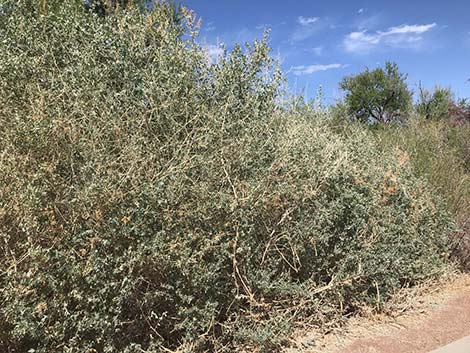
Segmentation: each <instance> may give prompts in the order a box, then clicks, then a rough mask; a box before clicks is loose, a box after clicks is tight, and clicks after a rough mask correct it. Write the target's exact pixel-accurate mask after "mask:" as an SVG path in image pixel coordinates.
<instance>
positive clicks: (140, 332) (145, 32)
mask: <svg viewBox="0 0 470 353" xmlns="http://www.w3.org/2000/svg"><path fill="white" fill-rule="evenodd" d="M28 5H31V3H30V2H29V1H15V2H14V6H11V7H9V8H8V11H3V12H1V13H0V36H1V38H2V40H1V41H0V76H1V78H2V80H1V81H0V107H1V110H0V238H1V239H0V240H1V241H0V250H1V252H2V257H1V258H0V350H2V351H4V352H48V353H49V352H160V351H165V350H168V349H177V348H178V347H185V349H186V350H187V351H194V352H199V351H227V352H229V351H234V350H237V349H239V350H242V349H247V350H250V349H251V350H253V349H257V350H263V349H264V350H265V351H275V350H277V349H278V348H279V347H280V345H281V344H283V338H284V337H286V336H285V335H286V333H287V332H289V330H290V329H291V328H292V327H293V326H295V324H296V322H297V321H298V320H300V319H302V318H305V317H309V318H310V319H311V320H313V321H316V322H317V323H321V322H325V321H328V319H330V318H332V317H333V316H334V315H335V313H336V312H340V313H348V312H349V313H351V312H354V311H355V310H357V308H358V307H360V306H361V305H364V304H367V303H370V304H374V305H376V306H378V307H380V303H381V302H382V301H384V300H386V299H387V298H388V297H389V296H390V295H391V294H392V293H393V292H394V290H396V289H397V288H399V287H403V286H409V285H413V284H415V283H419V282H420V281H422V280H425V279H428V278H430V277H433V276H436V275H438V274H439V273H441V272H442V271H443V270H445V268H446V257H447V255H446V252H447V237H446V234H447V232H448V230H449V229H450V226H451V223H450V221H449V218H448V217H447V215H446V213H445V212H444V211H443V209H442V207H441V206H440V203H439V202H438V201H437V200H436V199H435V197H434V195H433V192H432V190H430V189H429V187H428V186H427V184H426V183H424V182H423V181H422V180H420V179H417V178H416V177H414V176H413V174H412V173H411V168H410V167H409V166H408V162H407V160H406V156H404V155H399V156H398V157H397V156H393V155H391V154H381V153H379V151H378V149H376V148H375V145H374V141H373V139H372V138H371V137H370V136H369V135H368V133H367V132H365V131H362V130H361V129H359V128H357V129H356V128H351V131H349V132H348V133H347V134H339V133H337V132H335V131H334V130H333V129H331V128H330V127H329V125H328V124H327V123H326V122H325V121H324V120H325V118H324V117H323V116H322V114H320V113H317V112H314V111H310V110H308V109H306V110H303V111H302V113H299V112H296V111H295V110H291V109H289V108H288V107H287V106H283V105H282V101H281V95H280V94H281V93H280V89H279V87H280V86H279V84H280V82H281V80H282V77H281V75H280V73H279V72H278V71H277V70H276V68H275V63H273V62H272V60H271V59H270V57H269V49H268V47H267V38H264V39H263V40H262V41H259V42H255V43H254V44H252V45H247V46H246V48H242V47H240V46H237V47H235V49H234V50H233V51H232V52H231V53H230V54H227V55H225V56H223V57H221V58H220V59H219V60H218V61H217V62H216V63H211V60H210V59H209V58H208V55H207V54H206V52H205V51H204V50H203V48H201V47H200V46H199V45H197V43H196V41H195V37H194V36H195V34H196V32H197V19H196V18H195V16H194V14H192V13H191V12H190V11H189V10H187V9H184V8H183V9H180V10H179V12H178V13H174V10H175V7H174V6H170V5H168V6H167V4H166V3H159V4H158V5H157V6H156V7H155V8H154V9H153V11H151V12H148V13H147V12H142V10H139V9H133V8H129V9H126V10H123V11H118V12H116V13H113V14H110V15H109V16H106V17H104V18H102V17H99V16H96V15H94V14H91V13H89V12H86V11H83V10H82V9H81V8H80V7H77V6H75V5H73V4H70V3H67V2H66V3H65V4H62V5H60V6H56V7H55V8H54V9H53V10H52V9H49V11H46V10H47V9H46V10H45V9H44V8H42V9H40V10H34V11H33V10H31V7H28Z"/></svg>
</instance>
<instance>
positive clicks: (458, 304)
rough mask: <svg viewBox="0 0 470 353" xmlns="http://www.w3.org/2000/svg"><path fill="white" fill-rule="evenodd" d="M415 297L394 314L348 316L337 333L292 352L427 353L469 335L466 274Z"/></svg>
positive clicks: (469, 292)
mask: <svg viewBox="0 0 470 353" xmlns="http://www.w3.org/2000/svg"><path fill="white" fill-rule="evenodd" d="M416 299H417V304H418V305H415V304H416V303H415V304H412V305H410V308H408V309H407V310H404V311H403V313H400V315H397V316H396V317H387V316H382V317H381V316H378V317H368V318H365V317H363V318H355V319H352V320H351V322H350V323H349V324H347V325H346V327H344V328H342V329H341V330H338V332H336V333H333V334H330V335H327V336H325V337H322V338H320V339H315V344H314V345H313V346H311V347H308V349H307V348H305V349H300V350H297V351H296V352H305V353H427V352H430V351H432V350H434V349H437V348H439V347H442V346H445V345H447V344H449V343H451V342H454V341H457V340H460V339H462V338H464V337H466V336H470V276H461V277H459V278H458V279H456V280H453V281H451V282H449V283H447V284H445V285H444V286H443V287H439V288H436V289H435V290H433V291H431V293H425V294H424V295H423V296H422V297H418V298H416ZM308 339H310V340H311V341H312V340H313V338H312V337H310V338H308ZM468 353H470V347H469V348H468Z"/></svg>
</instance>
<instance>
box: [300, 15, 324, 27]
mask: <svg viewBox="0 0 470 353" xmlns="http://www.w3.org/2000/svg"><path fill="white" fill-rule="evenodd" d="M319 19H320V18H318V17H304V16H299V17H298V18H297V23H298V24H300V25H301V26H310V25H312V24H314V23H315V22H318V20H319Z"/></svg>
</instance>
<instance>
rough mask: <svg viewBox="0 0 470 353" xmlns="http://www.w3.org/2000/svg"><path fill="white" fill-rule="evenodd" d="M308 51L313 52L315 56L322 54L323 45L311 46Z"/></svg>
mask: <svg viewBox="0 0 470 353" xmlns="http://www.w3.org/2000/svg"><path fill="white" fill-rule="evenodd" d="M309 51H311V52H312V53H314V54H315V55H316V56H321V55H322V54H323V47H315V48H311V49H310V50H309Z"/></svg>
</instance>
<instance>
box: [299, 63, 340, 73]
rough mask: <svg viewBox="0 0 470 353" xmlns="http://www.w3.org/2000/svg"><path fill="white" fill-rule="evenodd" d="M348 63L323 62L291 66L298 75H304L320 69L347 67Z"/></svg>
mask: <svg viewBox="0 0 470 353" xmlns="http://www.w3.org/2000/svg"><path fill="white" fill-rule="evenodd" d="M346 66H347V65H341V64H328V65H321V64H313V65H307V66H304V65H301V66H294V67H292V68H291V71H292V73H293V74H294V75H296V76H303V75H311V74H313V73H315V72H319V71H327V70H331V69H341V68H344V67H346Z"/></svg>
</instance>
